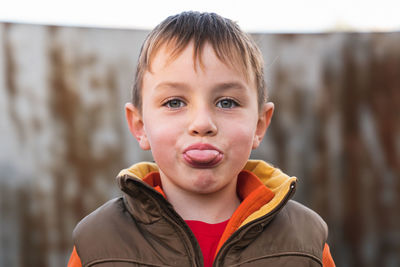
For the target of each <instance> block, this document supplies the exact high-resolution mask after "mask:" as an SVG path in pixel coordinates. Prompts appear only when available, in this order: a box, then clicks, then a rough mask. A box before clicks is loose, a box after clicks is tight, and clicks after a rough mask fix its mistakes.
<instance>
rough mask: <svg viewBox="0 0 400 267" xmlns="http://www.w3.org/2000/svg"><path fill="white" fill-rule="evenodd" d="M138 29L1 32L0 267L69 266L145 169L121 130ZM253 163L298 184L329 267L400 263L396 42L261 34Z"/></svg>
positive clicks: (390, 37)
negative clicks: (136, 168) (261, 101)
mask: <svg viewBox="0 0 400 267" xmlns="http://www.w3.org/2000/svg"><path fill="white" fill-rule="evenodd" d="M145 35H146V32H142V31H134V30H106V29H89V28H70V27H50V26H39V25H36V26H34V25H23V24H4V23H3V24H1V23H0V223H1V225H0V266H33V267H36V266H38V267H39V266H40V267H46V266H65V265H66V262H67V260H68V256H69V253H70V252H71V248H72V243H71V232H72V229H73V227H74V226H75V224H76V222H77V221H79V219H80V218H82V217H83V216H84V215H86V214H88V213H89V212H90V211H91V210H93V209H95V208H96V207H98V206H99V205H100V204H101V203H103V202H105V201H106V200H107V199H109V198H111V197H113V196H116V195H118V194H119V192H118V190H117V187H116V185H115V183H114V177H115V175H116V174H117V173H118V171H119V170H120V169H121V168H124V167H126V166H128V165H129V164H131V163H134V162H137V161H141V160H150V159H151V156H150V155H149V153H144V152H142V151H140V149H139V148H138V146H137V145H136V143H135V141H134V140H133V138H132V137H131V136H130V134H129V133H128V130H127V126H126V125H125V122H124V113H123V105H124V103H125V102H127V101H128V100H129V98H130V88H131V84H132V80H133V74H134V69H135V63H136V60H137V56H138V53H139V49H140V45H141V43H142V41H143V39H144V38H145ZM254 37H255V39H256V40H257V42H258V43H259V44H260V47H261V49H262V51H263V54H264V57H265V61H266V73H267V83H268V87H269V89H270V93H269V96H270V99H271V101H273V102H274V103H275V105H276V112H275V115H274V118H273V121H272V125H271V127H270V130H269V131H268V133H267V136H266V138H265V140H264V142H263V143H262V146H261V148H259V149H258V150H256V151H254V153H253V155H252V157H254V158H262V159H264V160H267V161H269V162H272V163H273V164H274V165H276V166H279V167H280V168H281V169H283V170H284V171H285V172H287V173H289V174H291V175H295V176H297V177H298V178H299V179H300V183H299V189H298V192H297V193H296V197H295V198H296V199H297V200H299V201H301V202H303V203H305V204H306V205H308V206H309V207H311V208H313V209H314V210H316V211H317V212H318V213H319V214H321V216H322V217H323V218H324V219H325V220H326V221H327V222H328V224H329V227H330V239H329V244H330V246H331V251H332V254H333V256H334V258H335V261H336V263H337V266H399V265H400V212H399V208H398V207H397V204H398V203H400V199H399V198H400V121H399V120H400V117H399V114H400V33H379V34H378V33H376V34H373V33H362V34H361V33H331V34H313V35H305V34H296V35H288V34H257V35H254Z"/></svg>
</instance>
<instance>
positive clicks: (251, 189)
mask: <svg viewBox="0 0 400 267" xmlns="http://www.w3.org/2000/svg"><path fill="white" fill-rule="evenodd" d="M237 190H238V195H239V197H240V198H241V199H243V201H242V203H241V204H240V205H239V207H238V208H237V209H236V210H235V212H234V213H233V215H232V217H231V219H230V220H229V223H228V225H227V226H226V228H225V231H224V233H223V234H222V237H221V239H220V240H219V243H218V247H217V251H216V252H215V255H214V258H215V256H216V255H217V254H218V251H219V250H220V248H221V247H222V245H223V244H224V243H225V242H226V240H227V239H228V238H229V237H230V236H231V235H232V234H233V233H234V232H235V231H236V230H237V229H238V228H239V226H240V225H241V224H242V222H243V221H244V220H245V219H246V218H247V217H248V216H249V215H250V214H252V213H254V212H255V211H257V210H258V209H260V208H261V207H262V206H264V205H265V204H267V203H268V202H269V201H271V199H272V198H273V197H274V196H275V194H274V192H272V191H271V190H270V189H269V188H268V187H266V186H265V185H264V184H263V183H262V182H261V181H260V179H258V178H257V176H255V175H254V174H253V173H251V172H249V171H246V170H243V171H241V172H240V173H239V175H238V182H237Z"/></svg>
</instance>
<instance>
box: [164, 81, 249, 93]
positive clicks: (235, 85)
mask: <svg viewBox="0 0 400 267" xmlns="http://www.w3.org/2000/svg"><path fill="white" fill-rule="evenodd" d="M163 87H167V88H168V87H170V88H176V89H189V88H190V86H189V85H187V84H185V83H180V82H162V83H160V84H158V85H157V86H156V88H157V89H161V88H163ZM245 88H246V86H245V85H244V84H243V83H241V82H235V81H233V82H222V83H218V84H216V85H214V86H213V89H215V90H217V91H226V90H231V89H235V90H243V89H245Z"/></svg>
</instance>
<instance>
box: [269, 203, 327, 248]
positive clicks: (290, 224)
mask: <svg viewBox="0 0 400 267" xmlns="http://www.w3.org/2000/svg"><path fill="white" fill-rule="evenodd" d="M273 224H274V225H275V227H274V228H275V230H276V231H283V232H286V233H289V235H290V237H291V240H292V241H294V242H298V243H303V242H305V243H308V244H315V245H317V246H316V247H317V248H318V250H319V249H321V250H320V251H321V252H322V249H323V247H324V244H325V243H326V240H327V238H328V226H327V224H326V223H325V221H324V220H323V219H322V218H321V216H319V215H318V214H317V213H316V212H315V211H313V210H311V209H310V208H308V207H306V206H304V205H302V204H300V203H298V202H296V201H294V200H290V201H288V203H287V204H286V205H285V207H284V208H283V209H282V210H281V211H280V212H279V214H278V215H277V216H276V218H275V219H274V222H273ZM313 250H314V249H313Z"/></svg>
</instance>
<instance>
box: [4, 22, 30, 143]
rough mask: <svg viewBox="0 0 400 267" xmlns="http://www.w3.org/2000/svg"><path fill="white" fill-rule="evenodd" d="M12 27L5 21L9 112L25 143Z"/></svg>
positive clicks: (5, 59) (19, 137)
mask: <svg viewBox="0 0 400 267" xmlns="http://www.w3.org/2000/svg"><path fill="white" fill-rule="evenodd" d="M11 28H12V24H10V23H4V43H3V49H4V55H5V58H4V61H5V62H4V66H5V83H6V90H7V92H8V97H9V101H8V114H9V115H10V117H11V121H12V122H13V123H14V126H15V128H16V134H17V136H18V140H19V141H20V142H21V143H23V142H24V141H25V140H26V136H25V131H24V125H23V122H22V120H21V118H20V117H19V115H18V111H17V106H16V98H17V97H18V88H17V83H16V79H17V78H18V77H17V66H16V63H15V59H14V55H15V53H14V50H13V48H12V43H11V40H10V31H11Z"/></svg>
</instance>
